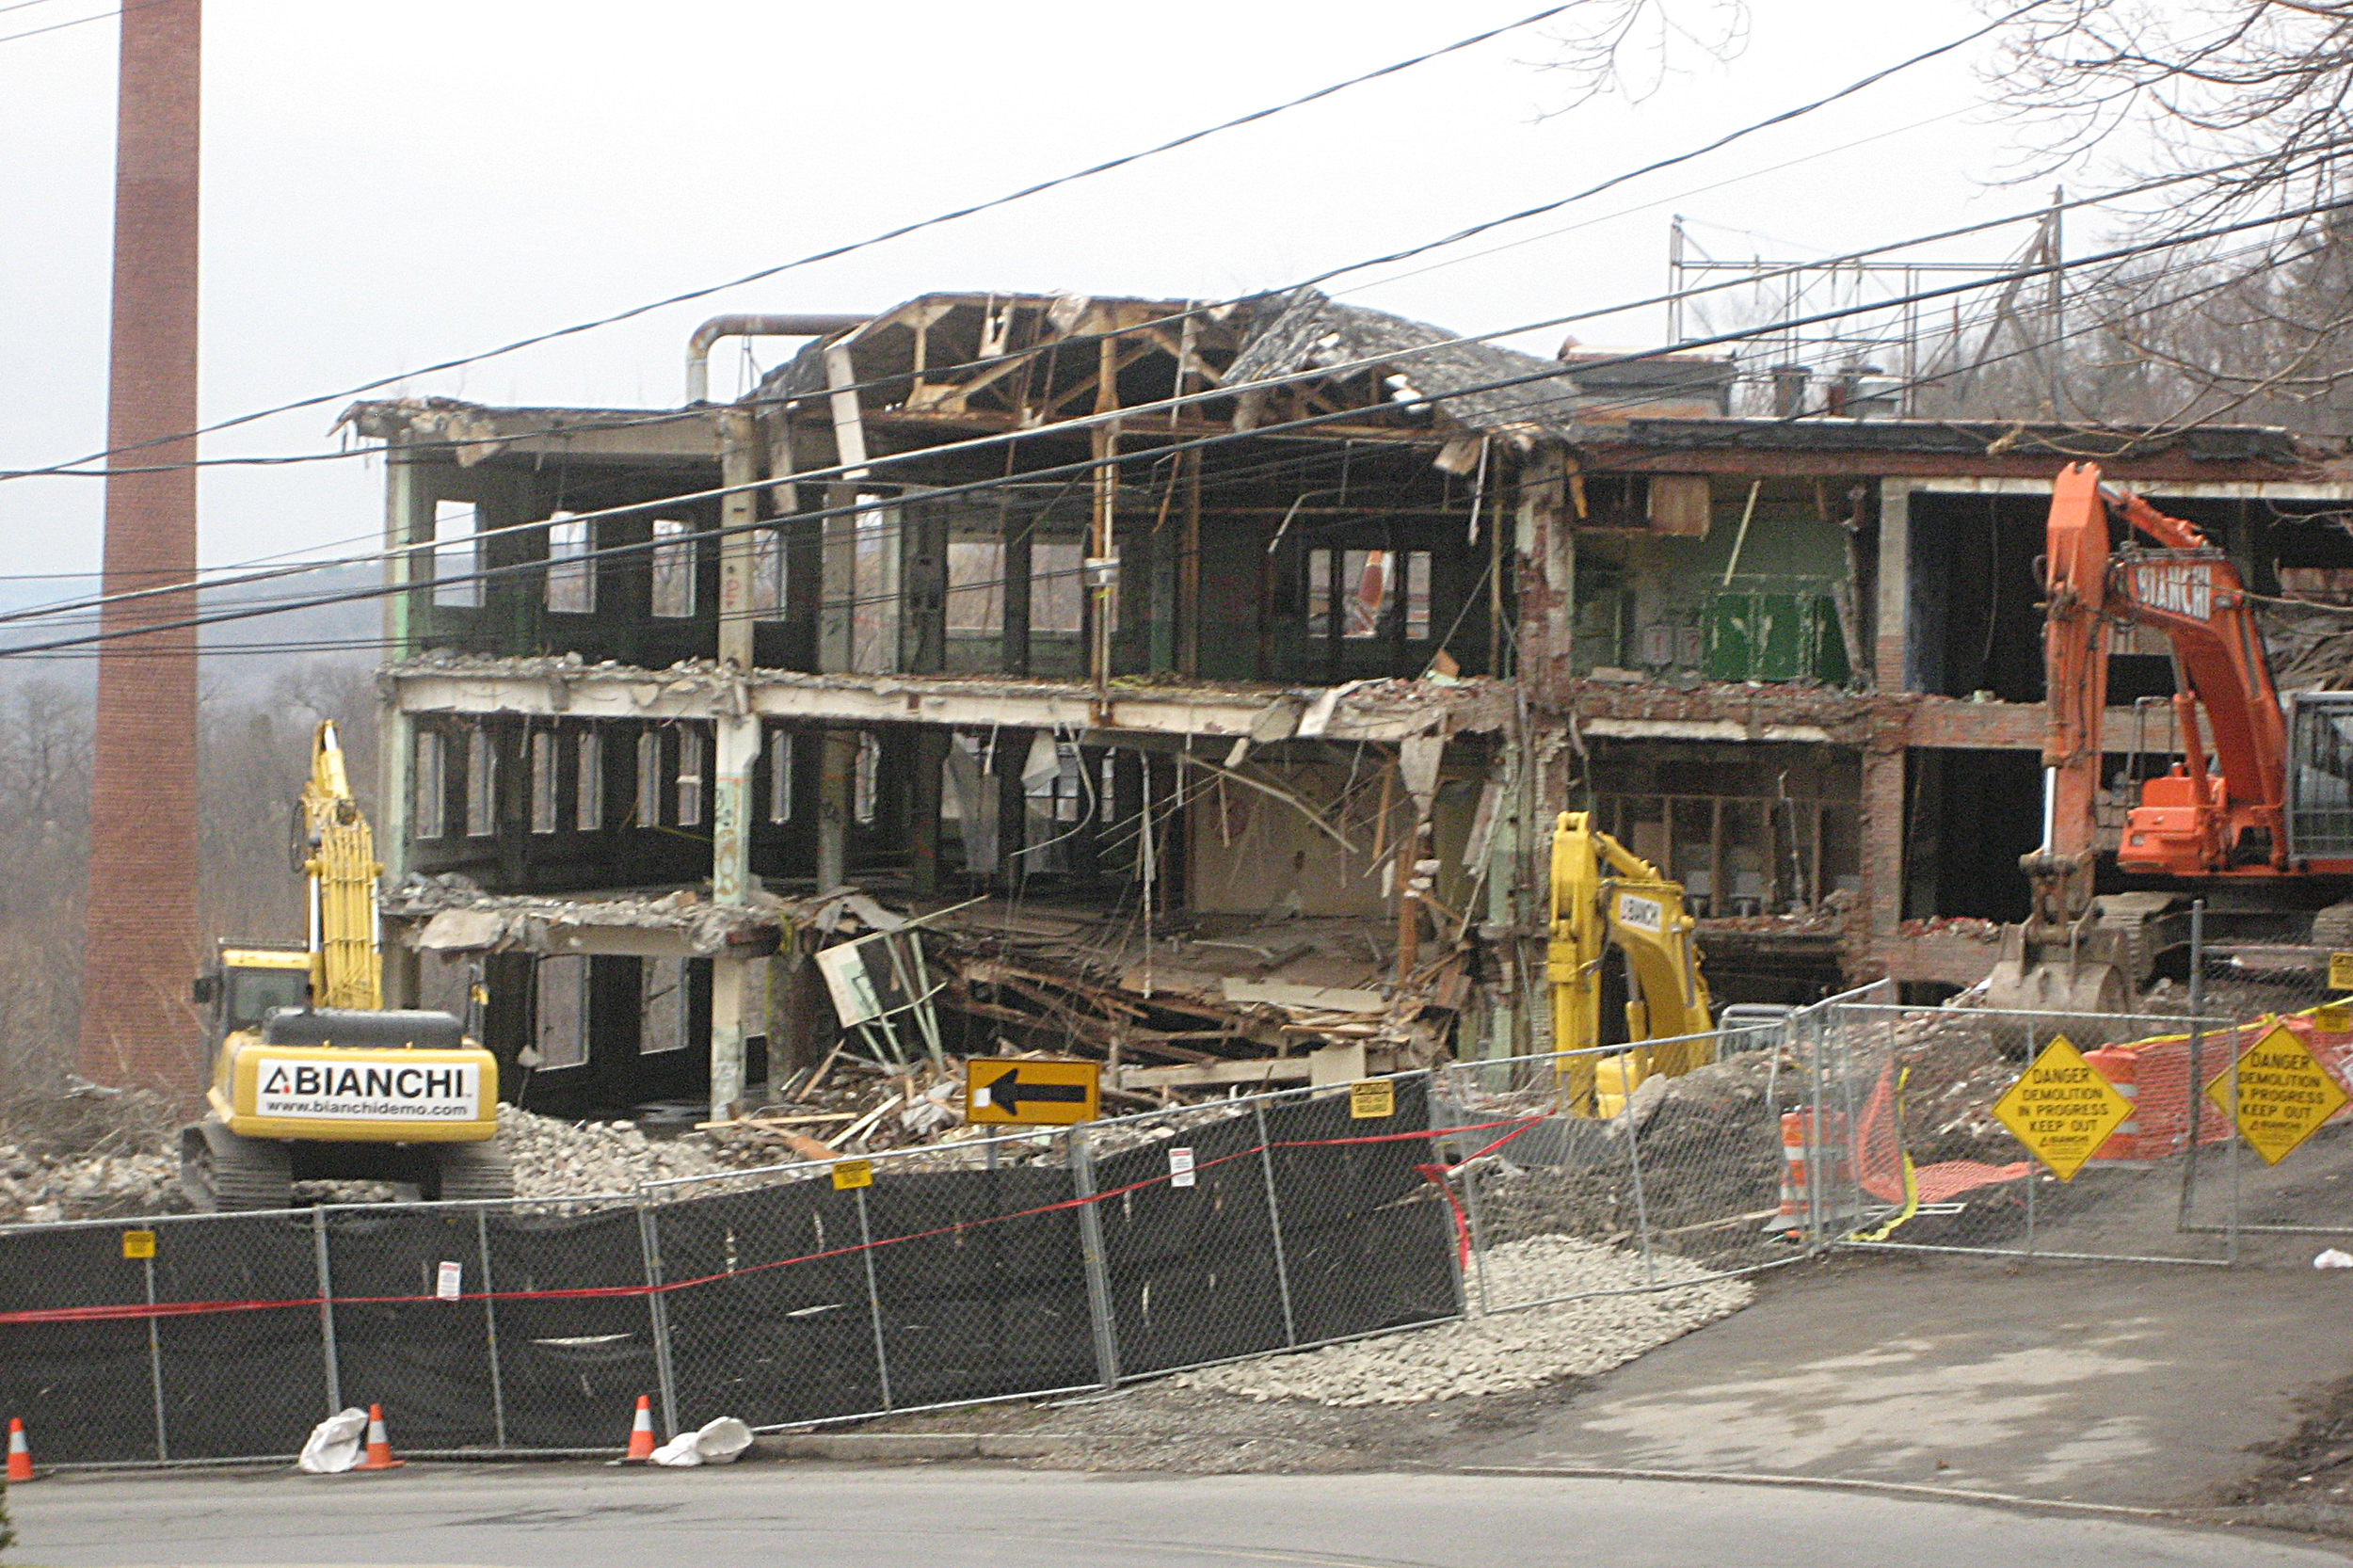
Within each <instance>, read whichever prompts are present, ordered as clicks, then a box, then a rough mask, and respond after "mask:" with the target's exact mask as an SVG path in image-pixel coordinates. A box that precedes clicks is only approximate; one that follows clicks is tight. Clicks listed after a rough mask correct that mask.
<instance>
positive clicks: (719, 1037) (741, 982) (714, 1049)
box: [711, 958, 752, 1122]
mask: <svg viewBox="0 0 2353 1568" xmlns="http://www.w3.org/2000/svg"><path fill="white" fill-rule="evenodd" d="M751 968H752V964H751V960H749V959H745V958H714V959H712V961H711V1119H712V1121H714V1122H725V1121H732V1120H733V1119H734V1118H735V1116H736V1115H737V1114H738V1112H740V1110H741V1109H742V1106H743V1100H744V990H745V987H746V986H747V985H748V984H750V979H751Z"/></svg>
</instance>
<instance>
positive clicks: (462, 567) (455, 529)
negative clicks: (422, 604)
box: [433, 501, 482, 610]
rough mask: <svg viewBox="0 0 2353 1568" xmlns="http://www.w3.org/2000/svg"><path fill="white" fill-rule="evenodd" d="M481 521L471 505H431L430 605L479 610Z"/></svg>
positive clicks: (480, 592)
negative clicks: (477, 534)
mask: <svg viewBox="0 0 2353 1568" xmlns="http://www.w3.org/2000/svg"><path fill="white" fill-rule="evenodd" d="M480 526H481V524H480V521H479V519H478V516H477V514H476V513H475V511H474V506H473V503H472V502H471V501H437V502H435V503H434V504H433V602H434V603H435V604H437V605H440V606H441V607H442V608H444V609H451V610H479V609H480V608H482V579H480V578H479V577H476V576H475V575H473V574H474V573H475V572H477V571H480V570H481V569H482V557H481V550H482V541H481V540H479V539H478V538H476V537H475V534H476V533H477V532H478V531H479V529H480Z"/></svg>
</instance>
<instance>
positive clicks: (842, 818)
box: [817, 729, 857, 893]
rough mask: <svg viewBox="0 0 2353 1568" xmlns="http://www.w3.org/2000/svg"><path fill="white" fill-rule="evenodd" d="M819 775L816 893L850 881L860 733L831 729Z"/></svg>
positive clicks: (829, 890) (827, 891)
mask: <svg viewBox="0 0 2353 1568" xmlns="http://www.w3.org/2000/svg"><path fill="white" fill-rule="evenodd" d="M824 733H825V741H824V749H823V754H822V755H821V757H820V758H819V760H818V774H817V890H818V891H819V892H821V893H829V892H831V891H832V890H833V889H834V888H839V887H840V886H841V885H842V884H843V883H845V882H847V881H849V879H850V792H851V791H852V789H853V788H855V785H856V771H857V731H856V730H854V729H828V730H826V731H825V732H824Z"/></svg>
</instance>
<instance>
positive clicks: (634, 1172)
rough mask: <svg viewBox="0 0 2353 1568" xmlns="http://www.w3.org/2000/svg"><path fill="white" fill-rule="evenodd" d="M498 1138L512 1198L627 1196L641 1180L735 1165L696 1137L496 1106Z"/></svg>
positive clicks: (710, 1172) (697, 1173) (708, 1172)
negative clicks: (509, 1166) (511, 1171)
mask: <svg viewBox="0 0 2353 1568" xmlns="http://www.w3.org/2000/svg"><path fill="white" fill-rule="evenodd" d="M499 1136H500V1139H501V1140H502V1141H503V1142H504V1144H505V1145H506V1157H507V1159H508V1160H509V1161H511V1162H512V1163H513V1165H514V1167H515V1195H516V1196H517V1197H519V1198H562V1197H576V1196H580V1195H583V1194H592V1193H607V1192H632V1191H634V1190H635V1189H636V1187H637V1185H638V1184H639V1183H640V1182H647V1181H663V1180H666V1179H668V1178H670V1177H673V1176H710V1175H713V1174H715V1173H719V1172H724V1171H728V1170H730V1169H733V1168H734V1166H735V1163H736V1162H735V1161H733V1160H729V1159H728V1158H726V1156H725V1154H724V1153H723V1151H722V1150H721V1149H720V1147H719V1146H718V1145H717V1144H714V1143H712V1141H711V1140H709V1139H707V1138H704V1137H702V1136H700V1135H698V1134H695V1133H687V1134H683V1135H681V1136H680V1137H677V1138H648V1137H647V1136H646V1134H645V1132H644V1131H643V1130H642V1129H641V1128H638V1127H637V1126H636V1125H635V1124H633V1123H631V1122H627V1121H613V1122H577V1123H575V1122H567V1121H559V1120H557V1119H556V1118H555V1117H553V1116H538V1115H534V1114H533V1113H532V1112H528V1111H518V1110H516V1109H515V1108H514V1107H513V1106H511V1105H502V1106H500V1107H499Z"/></svg>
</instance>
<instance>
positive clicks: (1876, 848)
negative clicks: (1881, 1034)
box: [1861, 746, 1905, 972]
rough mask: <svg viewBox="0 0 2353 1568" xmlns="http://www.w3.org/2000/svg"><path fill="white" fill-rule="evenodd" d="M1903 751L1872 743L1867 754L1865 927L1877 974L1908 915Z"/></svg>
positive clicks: (1865, 760)
mask: <svg viewBox="0 0 2353 1568" xmlns="http://www.w3.org/2000/svg"><path fill="white" fill-rule="evenodd" d="M1904 757H1905V753H1904V749H1903V748H1902V747H1901V746H1887V747H1876V746H1875V747H1872V748H1870V749H1868V750H1865V752H1864V754H1863V809H1862V813H1861V814H1862V819H1863V897H1864V920H1865V933H1866V935H1867V939H1868V943H1869V947H1870V948H1871V949H1872V950H1874V952H1873V953H1872V954H1871V955H1870V956H1871V958H1872V964H1873V969H1874V972H1877V950H1881V949H1883V948H1885V947H1886V946H1887V945H1888V944H1891V943H1893V942H1894V941H1896V940H1897V937H1898V936H1900V934H1901V933H1900V930H1899V928H1900V926H1901V925H1902V923H1903V915H1904Z"/></svg>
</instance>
